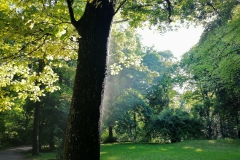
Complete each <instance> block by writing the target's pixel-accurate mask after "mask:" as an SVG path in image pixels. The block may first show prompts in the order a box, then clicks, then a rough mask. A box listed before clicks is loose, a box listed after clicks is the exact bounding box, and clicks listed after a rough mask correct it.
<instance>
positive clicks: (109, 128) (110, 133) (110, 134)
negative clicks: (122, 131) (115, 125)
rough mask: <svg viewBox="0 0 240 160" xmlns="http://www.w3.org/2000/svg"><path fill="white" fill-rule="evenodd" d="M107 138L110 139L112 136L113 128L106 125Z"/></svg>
mask: <svg viewBox="0 0 240 160" xmlns="http://www.w3.org/2000/svg"><path fill="white" fill-rule="evenodd" d="M108 138H109V139H112V138H113V130H112V126H109V127H108Z"/></svg>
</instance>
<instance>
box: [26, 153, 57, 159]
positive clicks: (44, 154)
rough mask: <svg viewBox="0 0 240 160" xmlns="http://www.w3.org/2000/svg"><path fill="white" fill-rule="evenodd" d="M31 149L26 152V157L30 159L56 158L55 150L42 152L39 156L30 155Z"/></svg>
mask: <svg viewBox="0 0 240 160" xmlns="http://www.w3.org/2000/svg"><path fill="white" fill-rule="evenodd" d="M31 152H32V151H27V152H26V158H28V159H31V160H57V158H56V155H57V153H56V152H50V151H49V152H42V153H40V154H39V156H32V153H31Z"/></svg>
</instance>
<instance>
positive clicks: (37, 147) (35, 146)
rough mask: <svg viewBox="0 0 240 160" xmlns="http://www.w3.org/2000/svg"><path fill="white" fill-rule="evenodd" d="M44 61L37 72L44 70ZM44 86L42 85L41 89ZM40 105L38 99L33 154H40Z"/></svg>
mask: <svg viewBox="0 0 240 160" xmlns="http://www.w3.org/2000/svg"><path fill="white" fill-rule="evenodd" d="M43 67H44V61H43V60H39V63H38V67H37V72H38V73H40V72H42V71H43ZM41 88H42V86H40V89H41ZM40 107H41V102H39V101H37V102H36V103H35V110H34V120H33V141H32V155H33V156H38V155H39V117H40Z"/></svg>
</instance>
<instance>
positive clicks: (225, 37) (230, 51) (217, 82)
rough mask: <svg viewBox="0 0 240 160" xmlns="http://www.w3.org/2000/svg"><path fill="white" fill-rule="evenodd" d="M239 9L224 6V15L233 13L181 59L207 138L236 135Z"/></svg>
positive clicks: (213, 25) (209, 27)
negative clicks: (195, 98) (195, 96)
mask: <svg viewBox="0 0 240 160" xmlns="http://www.w3.org/2000/svg"><path fill="white" fill-rule="evenodd" d="M238 6H239V5H238ZM238 6H236V7H233V8H232V7H228V6H226V8H225V11H224V12H226V11H227V10H228V11H231V10H232V11H233V12H232V14H227V13H226V14H225V16H224V17H223V18H222V19H216V20H214V21H212V22H211V23H209V24H208V25H207V26H206V30H205V31H204V33H203V35H202V37H201V39H200V41H199V43H198V44H197V45H196V46H195V47H193V48H192V49H191V50H190V51H189V52H187V53H186V54H185V55H184V58H183V60H182V63H183V64H185V66H184V69H185V71H186V72H187V73H188V74H189V82H190V83H192V84H194V85H193V86H194V87H196V89H195V92H194V93H195V95H198V100H199V101H198V102H197V103H195V105H194V108H193V112H195V113H198V116H200V117H201V118H202V120H203V121H205V125H206V127H205V130H206V136H207V137H208V138H217V137H231V138H236V137H237V136H238V134H239V129H238V124H239V122H238V119H239V114H238V111H239V107H237V106H238V104H239V96H238V95H239V85H238V80H239V74H238V72H239V67H238V65H237V63H238V62H239V55H238V51H239V44H240V43H239V42H240V41H239V37H238V36H236V34H237V33H238V32H239V29H240V28H239V16H236V15H237V14H239V7H238ZM234 128H235V129H234Z"/></svg>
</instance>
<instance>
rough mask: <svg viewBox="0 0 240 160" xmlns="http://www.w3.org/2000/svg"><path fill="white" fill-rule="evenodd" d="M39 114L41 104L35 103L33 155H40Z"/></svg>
mask: <svg viewBox="0 0 240 160" xmlns="http://www.w3.org/2000/svg"><path fill="white" fill-rule="evenodd" d="M39 113H40V102H36V103H35V110H34V121H33V142H32V155H33V156H38V155H39Z"/></svg>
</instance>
